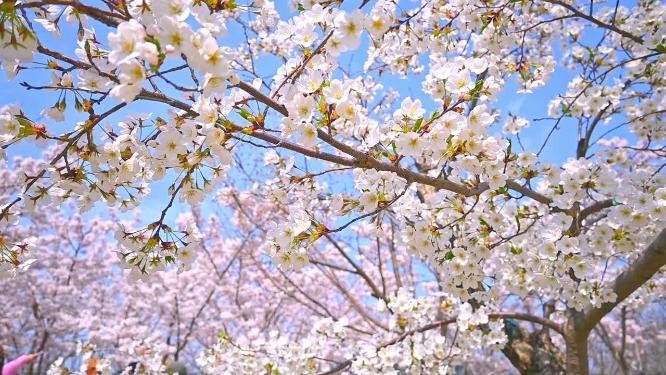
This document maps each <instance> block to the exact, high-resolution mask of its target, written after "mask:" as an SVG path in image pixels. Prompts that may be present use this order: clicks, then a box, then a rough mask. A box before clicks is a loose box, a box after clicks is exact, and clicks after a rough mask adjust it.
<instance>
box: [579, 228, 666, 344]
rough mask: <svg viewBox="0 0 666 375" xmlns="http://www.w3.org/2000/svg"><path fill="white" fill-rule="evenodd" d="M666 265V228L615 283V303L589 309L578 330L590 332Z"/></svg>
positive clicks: (584, 314)
mask: <svg viewBox="0 0 666 375" xmlns="http://www.w3.org/2000/svg"><path fill="white" fill-rule="evenodd" d="M665 264H666V228H664V229H662V230H661V232H660V233H659V235H658V236H657V238H655V239H654V240H653V241H652V243H651V244H650V245H648V247H647V248H646V249H645V250H644V251H643V252H642V253H641V255H640V256H639V257H638V259H636V261H635V262H633V263H632V264H631V265H630V266H629V267H627V269H626V270H624V272H622V273H621V274H620V275H619V276H618V277H617V278H616V279H615V282H614V283H613V292H615V294H617V298H616V300H615V302H607V303H604V304H602V305H601V306H599V307H592V308H589V309H587V310H586V311H585V312H584V313H583V316H582V319H581V320H580V323H579V324H577V327H576V328H577V329H579V330H583V331H584V332H590V331H591V330H592V329H593V328H594V326H596V325H597V323H599V321H601V319H602V318H603V317H604V316H606V315H607V314H608V313H610V312H611V310H613V308H615V306H617V305H618V304H620V303H621V302H622V301H624V300H625V299H626V298H627V297H629V296H630V295H631V293H633V292H634V291H636V289H638V288H640V287H641V286H643V285H644V284H645V283H646V282H647V281H648V280H650V278H651V277H652V276H654V274H655V273H657V272H658V271H659V269H660V268H661V267H663V266H664V265H665Z"/></svg>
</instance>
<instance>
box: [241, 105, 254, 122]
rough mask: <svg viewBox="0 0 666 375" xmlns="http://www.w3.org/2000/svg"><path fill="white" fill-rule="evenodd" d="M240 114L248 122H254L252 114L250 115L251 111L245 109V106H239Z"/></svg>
mask: <svg viewBox="0 0 666 375" xmlns="http://www.w3.org/2000/svg"><path fill="white" fill-rule="evenodd" d="M240 115H241V117H242V118H244V119H246V120H247V121H249V122H254V116H252V113H250V111H248V110H247V108H241V109H240Z"/></svg>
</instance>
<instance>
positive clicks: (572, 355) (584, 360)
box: [564, 311, 590, 375]
mask: <svg viewBox="0 0 666 375" xmlns="http://www.w3.org/2000/svg"><path fill="white" fill-rule="evenodd" d="M582 319H583V314H581V313H580V312H577V311H572V312H571V316H570V318H569V321H568V322H567V325H566V328H565V330H564V332H565V335H564V341H565V344H566V354H565V367H566V372H567V374H570V375H588V374H589V372H590V369H589V363H588V362H589V361H588V354H587V338H588V336H589V335H590V332H589V331H588V330H586V329H584V328H583V327H581V322H582Z"/></svg>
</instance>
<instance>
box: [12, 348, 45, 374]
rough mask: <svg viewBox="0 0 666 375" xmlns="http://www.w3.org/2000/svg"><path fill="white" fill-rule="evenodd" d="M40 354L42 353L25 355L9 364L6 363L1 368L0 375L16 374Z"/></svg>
mask: <svg viewBox="0 0 666 375" xmlns="http://www.w3.org/2000/svg"><path fill="white" fill-rule="evenodd" d="M40 354H42V353H35V354H25V355H22V356H20V357H18V358H16V359H15V360H13V361H11V362H7V364H6V365H4V366H3V367H2V375H14V374H16V373H18V371H19V370H20V369H21V367H23V366H25V365H26V364H28V363H30V362H32V361H33V360H34V359H35V358H37V357H39V355H40Z"/></svg>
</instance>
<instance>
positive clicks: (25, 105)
mask: <svg viewBox="0 0 666 375" xmlns="http://www.w3.org/2000/svg"><path fill="white" fill-rule="evenodd" d="M286 3H287V2H286V1H276V5H277V8H278V11H279V13H280V14H281V15H282V16H283V18H282V19H283V20H286V19H287V18H288V17H291V16H293V15H294V14H295V13H293V12H290V11H289V10H288V8H287V5H286ZM358 3H359V2H358V1H348V2H346V3H345V8H354V7H356V6H357V4H358ZM401 6H402V7H403V8H404V9H405V10H410V9H414V7H415V6H416V3H413V2H411V1H403V2H402V3H401ZM369 9H370V7H369V6H368V7H366V8H365V11H366V12H367V11H368V10H369ZM35 26H36V27H37V28H38V30H40V29H41V26H39V25H35ZM95 28H96V30H97V34H98V38H100V39H102V40H104V39H105V36H106V33H107V32H108V29H105V28H104V27H103V26H100V25H97V24H95ZM228 28H229V32H228V36H227V37H225V38H224V40H223V41H221V44H226V45H231V46H234V45H238V43H244V39H243V32H242V29H241V28H240V27H239V26H238V24H236V23H233V22H232V23H229V24H228ZM62 33H63V36H62V37H61V38H60V39H54V38H53V37H52V36H51V35H48V34H47V33H41V34H40V38H41V39H42V41H43V43H44V44H45V45H47V46H54V47H57V48H56V49H58V50H59V51H63V52H65V53H68V54H69V55H73V51H74V49H75V48H76V45H75V44H74V41H75V40H76V34H75V33H76V29H75V28H71V27H66V28H65V27H64V28H63V30H62ZM595 34H597V33H596V32H594V31H592V32H590V33H588V34H587V35H588V38H590V39H593V38H596V35H595ZM367 45H368V37H367V35H365V36H364V39H363V44H362V45H361V47H360V48H359V49H358V50H357V51H354V52H348V53H345V54H343V55H342V56H341V57H340V65H341V66H345V67H347V66H351V67H352V69H353V70H354V71H360V70H361V69H362V64H363V62H364V61H365V57H366V56H365V52H364V51H365V48H366V47H367ZM558 55H559V52H558ZM556 57H557V58H559V56H556ZM263 58H264V60H262V63H261V64H258V65H257V66H258V67H259V70H260V74H261V75H264V76H267V77H271V76H272V75H273V74H274V72H275V70H276V69H277V67H278V61H277V59H275V58H270V59H265V57H263ZM259 59H260V60H261V59H262V57H260V58H259ZM37 61H39V62H45V59H44V58H43V57H38V58H37ZM422 62H423V63H425V64H426V66H427V57H424V58H423V59H422ZM33 66H34V64H33ZM426 72H427V69H426ZM423 74H425V73H423ZM174 77H177V76H174ZM573 77H575V73H574V72H571V71H568V70H566V69H564V68H562V67H560V66H558V67H557V70H556V72H555V73H554V74H553V75H552V76H551V78H550V81H549V82H548V83H547V85H546V86H545V87H543V88H540V89H537V90H535V91H534V93H531V94H521V93H517V90H518V86H517V83H516V81H515V77H514V79H513V80H510V81H509V82H507V85H506V87H505V88H504V90H503V91H502V92H501V94H500V95H499V97H498V101H497V103H496V104H495V105H494V106H493V107H495V108H498V109H500V110H501V114H502V119H501V120H500V121H499V122H498V123H497V125H496V126H494V127H493V130H491V133H498V132H500V131H501V127H502V125H503V124H504V122H505V119H506V115H507V114H508V113H509V112H511V113H513V114H514V115H518V116H521V117H524V118H527V119H530V120H531V119H534V118H538V117H545V116H546V115H547V107H548V103H549V101H550V100H551V99H553V98H555V97H556V96H557V95H558V94H563V93H565V91H566V88H567V84H568V82H569V81H570V80H571V79H572V78H573ZM422 79H423V77H422V76H421V75H413V76H409V77H407V79H403V78H401V77H398V76H395V75H391V74H385V75H384V76H383V77H382V79H381V82H382V83H383V84H384V86H385V87H391V88H393V89H395V90H397V91H399V92H400V93H401V95H402V98H404V97H406V96H412V97H414V98H419V99H421V100H422V101H423V102H424V104H425V105H426V108H429V109H432V108H434V102H433V101H432V100H430V98H429V97H428V95H427V94H425V93H423V92H422V90H421V81H422ZM23 81H28V82H29V83H31V84H34V85H44V84H49V83H50V73H49V72H48V71H47V70H45V69H40V70H32V69H31V70H30V71H23V72H21V73H20V74H19V76H18V77H17V78H16V79H14V80H12V81H7V80H6V78H5V77H4V76H0V105H5V104H11V103H17V104H19V105H20V106H21V108H22V109H23V111H24V112H25V113H27V114H28V115H29V117H30V118H31V119H33V120H36V121H38V122H39V121H43V122H45V123H47V124H48V125H49V127H50V128H51V129H62V130H63V131H64V130H65V129H70V128H71V127H72V126H73V125H74V123H75V122H76V121H80V120H81V119H83V117H82V116H81V114H79V113H76V111H74V109H73V107H74V105H73V100H70V101H69V103H68V109H67V122H66V123H51V122H49V121H48V120H47V119H45V118H44V117H43V116H41V115H40V114H39V112H40V110H41V109H43V108H46V107H49V106H52V105H53V104H54V103H55V102H56V100H57V94H56V93H55V92H46V91H37V90H32V91H27V90H26V89H25V88H23V87H21V86H20V83H21V82H23ZM188 81H189V80H188ZM69 95H70V96H69V97H70V98H71V97H72V96H71V94H69ZM107 102H108V104H106V108H108V107H110V106H112V105H115V104H116V103H117V102H116V101H115V100H114V99H112V98H111V99H108V101H107ZM165 110H166V107H165V106H163V105H160V104H155V103H150V102H138V103H133V104H131V105H130V106H129V107H128V108H127V109H126V110H123V111H121V112H120V113H119V114H116V115H114V116H111V117H109V119H108V122H109V123H112V124H115V123H116V122H118V121H121V120H123V119H125V118H126V117H127V115H128V114H129V113H137V112H152V113H154V114H159V115H162V116H164V114H165V113H164V111H165ZM98 112H101V111H100V110H98ZM277 118H278V117H277V116H275V115H273V116H272V119H273V121H276V119H277ZM613 123H615V124H616V123H617V122H616V121H614V122H613ZM552 124H553V122H552V121H542V122H530V127H529V128H528V129H526V130H524V131H523V133H522V134H521V139H522V143H523V145H524V146H525V147H526V148H527V149H528V150H529V151H536V150H538V148H539V147H540V145H541V144H542V142H543V140H544V138H545V136H546V134H547V132H548V130H550V128H551V126H552ZM606 126H608V125H606ZM560 127H561V129H560V130H559V131H558V132H557V133H556V134H555V136H554V139H552V140H551V142H550V143H549V145H548V146H547V147H546V148H545V149H544V152H543V154H542V160H544V161H549V162H554V163H561V162H563V161H565V160H566V159H567V158H568V157H571V156H573V155H574V154H575V146H576V134H577V128H576V125H575V123H574V122H573V121H571V120H569V121H566V120H565V121H563V122H562V124H561V126H560ZM55 132H58V131H57V130H56V131H55ZM615 135H620V136H627V132H626V131H620V132H617V133H616V134H615ZM515 149H517V148H515ZM40 153H41V150H40V149H38V148H37V147H36V146H35V145H34V144H32V143H28V142H24V143H22V144H20V145H19V146H17V147H11V148H10V150H9V155H10V157H11V156H15V155H25V156H39V154H40ZM168 185H169V182H166V183H159V184H156V185H155V186H152V187H151V189H152V193H151V194H150V195H149V196H148V198H147V199H146V200H145V202H144V203H143V204H142V206H141V207H140V208H141V212H142V216H143V218H144V219H145V220H147V221H152V220H154V219H155V218H157V217H159V214H160V212H161V210H162V208H163V206H164V204H165V200H164V196H165V193H166V189H167V187H168ZM101 206H102V207H101V208H102V209H103V208H104V207H105V205H101ZM182 208H183V207H181V205H180V204H178V203H177V204H176V205H175V207H174V208H173V209H172V210H171V211H170V213H169V216H168V217H169V218H170V219H174V218H175V215H177V213H178V212H179V211H181V210H182ZM95 212H99V211H98V210H95Z"/></svg>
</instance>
